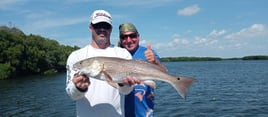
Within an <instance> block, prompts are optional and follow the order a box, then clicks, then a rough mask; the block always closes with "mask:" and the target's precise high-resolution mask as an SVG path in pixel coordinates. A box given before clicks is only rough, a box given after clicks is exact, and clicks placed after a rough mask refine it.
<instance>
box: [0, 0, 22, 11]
mask: <svg viewBox="0 0 268 117" xmlns="http://www.w3.org/2000/svg"><path fill="white" fill-rule="evenodd" d="M25 1H27V0H0V9H11V8H13V6H15V5H17V4H19V3H22V2H25Z"/></svg>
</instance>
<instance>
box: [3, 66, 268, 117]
mask: <svg viewBox="0 0 268 117" xmlns="http://www.w3.org/2000/svg"><path fill="white" fill-rule="evenodd" d="M164 64H165V65H166V66H167V67H168V69H169V73H170V74H178V75H182V76H190V77H195V78H196V79H197V80H198V81H197V82H195V83H194V84H193V85H192V86H191V88H190V90H189V92H188V94H187V98H186V100H184V99H182V98H181V97H179V95H178V94H176V92H175V90H174V89H173V88H172V87H171V86H170V85H169V84H167V83H164V82H157V89H156V92H155V93H156V95H157V96H156V97H155V98H156V100H155V103H156V105H155V115H156V117H178V116H180V117H267V116H268V61H216V62H169V63H164ZM0 92H1V93H0V116H1V117H2V116H3V117H12V116H16V117H17V116H27V117H30V116H32V117H36V116H38V117H40V116H41V117H42V116H44V117H73V116H75V104H74V103H75V102H74V101H72V100H71V99H70V98H69V97H68V96H67V94H66V93H65V74H57V75H53V76H46V77H39V76H34V77H29V78H23V79H22V78H18V79H16V80H14V79H13V80H4V81H0Z"/></svg>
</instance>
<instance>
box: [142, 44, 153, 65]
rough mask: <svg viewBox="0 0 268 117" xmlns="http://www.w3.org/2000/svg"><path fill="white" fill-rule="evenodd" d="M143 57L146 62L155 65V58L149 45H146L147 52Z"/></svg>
mask: <svg viewBox="0 0 268 117" xmlns="http://www.w3.org/2000/svg"><path fill="white" fill-rule="evenodd" d="M144 55H145V57H146V59H147V61H148V62H150V63H154V64H155V63H156V58H155V55H154V52H153V50H152V49H151V44H150V43H148V44H147V50H146V51H145V52H144Z"/></svg>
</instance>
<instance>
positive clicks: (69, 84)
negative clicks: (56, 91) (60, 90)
mask: <svg viewBox="0 0 268 117" xmlns="http://www.w3.org/2000/svg"><path fill="white" fill-rule="evenodd" d="M75 60H76V59H75V58H74V54H73V53H72V54H71V55H70V56H69V57H68V59H67V64H66V69H67V74H66V75H67V77H66V92H67V94H68V95H69V96H70V97H71V98H72V99H73V100H78V99H81V98H83V97H84V96H85V92H81V91H79V90H78V89H77V88H76V86H75V84H74V83H73V81H72V79H73V76H74V74H75V73H76V72H75V71H74V70H73V69H72V66H73V62H74V61H75Z"/></svg>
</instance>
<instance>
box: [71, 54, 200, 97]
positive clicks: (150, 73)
mask: <svg viewBox="0 0 268 117" xmlns="http://www.w3.org/2000/svg"><path fill="white" fill-rule="evenodd" d="M73 69H75V70H78V71H79V73H80V74H85V75H87V76H88V77H91V78H95V79H99V80H106V81H108V83H109V84H112V83H114V84H117V83H123V78H126V77H127V76H132V77H136V78H137V79H140V80H142V81H144V80H160V81H164V82H167V83H169V84H171V85H172V86H173V87H174V88H175V89H176V91H177V92H178V93H179V95H181V96H182V97H183V98H185V94H186V92H187V90H188V88H189V86H190V85H191V84H192V83H193V82H194V81H195V79H194V78H185V77H182V76H173V75H169V74H168V73H167V72H166V71H165V70H163V69H161V68H160V67H158V66H157V65H155V64H151V63H148V62H145V61H141V60H127V59H122V58H115V57H92V58H88V59H85V60H82V61H79V62H77V63H76V64H74V66H73ZM112 86H114V85H112Z"/></svg>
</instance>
